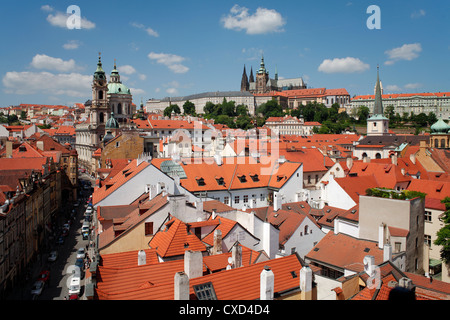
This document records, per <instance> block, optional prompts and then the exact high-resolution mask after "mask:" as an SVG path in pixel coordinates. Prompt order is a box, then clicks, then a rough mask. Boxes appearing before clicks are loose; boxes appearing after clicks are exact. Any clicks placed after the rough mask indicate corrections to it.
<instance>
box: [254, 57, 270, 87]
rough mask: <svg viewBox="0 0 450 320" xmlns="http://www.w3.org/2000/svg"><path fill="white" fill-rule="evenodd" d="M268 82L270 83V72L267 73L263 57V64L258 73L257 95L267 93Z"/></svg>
mask: <svg viewBox="0 0 450 320" xmlns="http://www.w3.org/2000/svg"><path fill="white" fill-rule="evenodd" d="M268 81H269V72H267V70H266V66H265V64H264V56H263V57H261V64H260V66H259V70H258V72H257V73H256V93H265V92H266V86H267V82H268Z"/></svg>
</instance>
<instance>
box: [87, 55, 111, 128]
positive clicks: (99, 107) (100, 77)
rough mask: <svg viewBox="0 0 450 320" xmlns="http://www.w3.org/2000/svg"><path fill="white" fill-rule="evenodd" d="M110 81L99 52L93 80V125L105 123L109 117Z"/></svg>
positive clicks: (91, 119)
mask: <svg viewBox="0 0 450 320" xmlns="http://www.w3.org/2000/svg"><path fill="white" fill-rule="evenodd" d="M107 92H108V81H107V79H106V74H105V71H103V68H102V58H101V56H100V54H99V57H98V63H97V70H96V71H95V73H94V78H93V81H92V106H91V109H90V123H91V125H92V126H93V127H97V126H100V125H104V124H105V122H106V121H107V120H108V119H109V115H110V110H109V106H108V99H107Z"/></svg>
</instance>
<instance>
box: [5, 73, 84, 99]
mask: <svg viewBox="0 0 450 320" xmlns="http://www.w3.org/2000/svg"><path fill="white" fill-rule="evenodd" d="M2 81H3V85H4V87H5V92H6V93H13V94H20V95H26V94H36V93H44V94H48V95H68V96H71V97H86V96H89V94H90V92H91V82H92V76H91V75H82V74H79V73H70V74H53V73H50V72H28V71H26V72H16V71H12V72H7V73H6V74H5V76H4V77H3V79H2Z"/></svg>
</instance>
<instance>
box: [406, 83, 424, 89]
mask: <svg viewBox="0 0 450 320" xmlns="http://www.w3.org/2000/svg"><path fill="white" fill-rule="evenodd" d="M421 86H422V84H421V83H408V84H405V89H418V88H420V87H421Z"/></svg>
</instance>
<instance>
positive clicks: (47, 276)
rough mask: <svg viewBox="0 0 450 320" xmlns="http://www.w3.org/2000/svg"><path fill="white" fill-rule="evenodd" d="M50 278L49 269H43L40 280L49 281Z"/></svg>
mask: <svg viewBox="0 0 450 320" xmlns="http://www.w3.org/2000/svg"><path fill="white" fill-rule="evenodd" d="M48 279H50V271H49V270H43V271H41V273H40V274H39V277H38V280H40V281H43V282H44V283H47V282H48Z"/></svg>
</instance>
